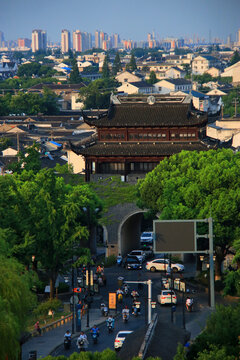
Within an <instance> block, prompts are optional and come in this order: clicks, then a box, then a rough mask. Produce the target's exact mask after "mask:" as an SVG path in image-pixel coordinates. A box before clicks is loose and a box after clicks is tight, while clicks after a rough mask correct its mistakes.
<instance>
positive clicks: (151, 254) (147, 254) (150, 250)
mask: <svg viewBox="0 0 240 360" xmlns="http://www.w3.org/2000/svg"><path fill="white" fill-rule="evenodd" d="M141 250H143V252H144V254H145V259H153V258H154V252H153V248H152V246H148V245H143V246H141Z"/></svg>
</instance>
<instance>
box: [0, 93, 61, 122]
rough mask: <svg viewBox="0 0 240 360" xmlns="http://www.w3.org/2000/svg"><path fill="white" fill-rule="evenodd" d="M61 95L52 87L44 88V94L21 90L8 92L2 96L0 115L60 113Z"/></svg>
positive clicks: (0, 99)
mask: <svg viewBox="0 0 240 360" xmlns="http://www.w3.org/2000/svg"><path fill="white" fill-rule="evenodd" d="M58 100H59V97H58V96H57V95H56V94H55V93H54V92H53V91H52V90H50V89H48V88H46V87H45V88H44V89H43V95H40V94H36V93H24V92H19V93H18V94H17V95H11V94H6V95H5V96H2V97H1V98H0V116H2V115H8V114H11V113H12V114H23V113H24V114H26V115H37V114H38V113H43V114H46V115H53V114H58V112H59V108H60V105H59V102H58Z"/></svg>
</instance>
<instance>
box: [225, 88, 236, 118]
mask: <svg viewBox="0 0 240 360" xmlns="http://www.w3.org/2000/svg"><path fill="white" fill-rule="evenodd" d="M235 101H236V108H235ZM223 103H224V108H223V110H224V114H225V115H229V116H234V115H235V111H237V114H238V112H239V109H240V88H239V87H237V88H235V89H234V90H232V91H230V92H229V93H228V95H226V96H223Z"/></svg>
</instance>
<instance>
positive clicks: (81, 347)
mask: <svg viewBox="0 0 240 360" xmlns="http://www.w3.org/2000/svg"><path fill="white" fill-rule="evenodd" d="M77 345H78V349H79V352H81V351H86V348H85V342H84V339H79V340H78V342H77Z"/></svg>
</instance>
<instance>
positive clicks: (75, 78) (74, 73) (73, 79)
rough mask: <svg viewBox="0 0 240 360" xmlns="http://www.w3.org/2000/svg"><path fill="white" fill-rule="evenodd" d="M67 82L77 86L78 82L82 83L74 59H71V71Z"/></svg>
mask: <svg viewBox="0 0 240 360" xmlns="http://www.w3.org/2000/svg"><path fill="white" fill-rule="evenodd" d="M69 82H70V84H79V83H80V82H82V77H81V75H80V73H79V70H78V64H77V59H76V57H74V58H73V59H72V70H71V72H70V77H69Z"/></svg>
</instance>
